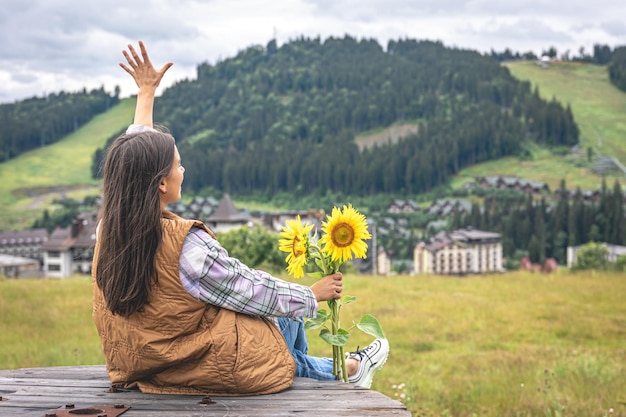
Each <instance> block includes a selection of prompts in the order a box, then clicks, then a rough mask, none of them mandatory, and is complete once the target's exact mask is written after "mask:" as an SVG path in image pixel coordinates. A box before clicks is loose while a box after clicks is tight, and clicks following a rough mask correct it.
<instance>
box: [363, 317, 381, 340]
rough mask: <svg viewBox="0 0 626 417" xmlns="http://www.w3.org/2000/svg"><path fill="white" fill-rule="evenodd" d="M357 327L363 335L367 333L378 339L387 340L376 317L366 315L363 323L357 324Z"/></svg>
mask: <svg viewBox="0 0 626 417" xmlns="http://www.w3.org/2000/svg"><path fill="white" fill-rule="evenodd" d="M356 327H357V328H358V329H359V330H361V331H362V332H363V333H367V334H369V335H371V336H374V337H376V338H378V339H384V338H385V333H383V328H382V326H381V325H380V323H379V322H378V320H377V319H376V317H374V316H372V315H371V314H365V315H364V316H363V317H361V321H359V322H358V323H357V324H356Z"/></svg>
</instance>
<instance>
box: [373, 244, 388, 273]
mask: <svg viewBox="0 0 626 417" xmlns="http://www.w3.org/2000/svg"><path fill="white" fill-rule="evenodd" d="M376 267H377V271H376V272H377V273H378V275H389V274H391V254H390V253H389V252H388V251H387V250H385V249H384V248H380V249H379V250H378V254H377V257H376Z"/></svg>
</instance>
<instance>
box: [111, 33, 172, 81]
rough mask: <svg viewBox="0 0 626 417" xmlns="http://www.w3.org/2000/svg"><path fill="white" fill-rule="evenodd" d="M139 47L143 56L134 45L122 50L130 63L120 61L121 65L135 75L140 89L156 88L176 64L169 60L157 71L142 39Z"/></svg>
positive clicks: (132, 75) (134, 77)
mask: <svg viewBox="0 0 626 417" xmlns="http://www.w3.org/2000/svg"><path fill="white" fill-rule="evenodd" d="M139 49H140V50H141V57H140V56H139V54H138V53H137V51H136V50H135V48H133V46H132V45H128V51H122V54H124V57H125V58H126V61H127V62H128V65H126V64H123V63H120V67H122V69H124V71H126V72H127V73H129V74H130V75H131V77H133V79H134V80H135V83H137V87H139V89H140V90H142V89H144V88H150V89H153V90H156V88H157V87H158V86H159V83H160V82H161V79H162V78H163V76H164V75H165V73H166V72H167V70H168V69H170V67H171V66H172V65H174V64H173V63H172V62H168V63H166V64H165V65H163V66H162V67H161V69H160V70H158V71H157V70H156V69H155V68H154V66H153V65H152V62H151V61H150V57H149V56H148V51H147V50H146V46H145V45H144V44H143V42H142V41H139Z"/></svg>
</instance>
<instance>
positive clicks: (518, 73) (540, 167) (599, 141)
mask: <svg viewBox="0 0 626 417" xmlns="http://www.w3.org/2000/svg"><path fill="white" fill-rule="evenodd" d="M503 65H504V66H505V67H507V68H508V69H509V70H510V71H511V74H512V75H513V76H514V77H516V78H519V79H520V80H523V81H528V82H530V83H531V84H532V88H533V89H534V88H535V87H537V88H538V89H539V93H540V95H541V97H543V98H544V99H546V100H552V99H556V100H557V101H559V102H560V103H561V104H562V105H564V106H567V105H570V106H571V108H572V112H573V114H574V120H575V121H576V124H577V125H578V126H579V128H580V132H581V133H580V142H581V153H580V154H579V155H578V156H567V157H561V156H557V155H553V154H552V153H550V152H549V151H548V150H547V149H545V148H541V147H533V148H532V153H533V157H534V159H533V160H525V161H521V160H519V159H518V158H502V159H499V160H497V161H490V162H486V163H483V164H477V165H474V166H472V167H469V168H467V169H464V170H462V171H461V172H460V173H459V175H457V176H456V177H455V179H454V181H453V186H454V187H455V188H456V187H459V186H460V185H462V184H463V183H464V182H466V181H468V180H470V179H472V178H474V177H475V176H482V175H518V176H520V177H523V178H527V179H532V180H536V181H542V182H546V183H548V184H549V185H550V188H551V189H553V190H554V189H556V188H557V187H558V185H559V182H560V180H561V179H565V180H566V183H567V186H568V188H575V187H577V186H580V187H581V188H582V189H598V188H600V184H601V180H602V178H601V176H599V175H597V174H594V173H593V172H591V171H590V169H589V168H590V164H588V163H587V155H586V148H587V147H589V146H591V147H592V148H593V149H594V153H595V154H596V155H605V156H607V155H608V156H615V157H617V158H618V159H619V160H620V161H621V162H622V163H624V162H626V140H624V139H626V123H625V122H624V120H625V119H624V114H626V93H623V92H621V91H619V90H618V89H617V88H615V87H614V86H613V85H612V84H611V83H610V82H609V80H608V74H607V69H606V66H601V65H593V64H582V63H574V62H558V63H554V64H552V65H550V66H549V67H546V68H543V67H540V66H538V65H536V64H535V63H534V62H528V61H515V62H508V63H505V64H503ZM616 179H618V180H620V181H621V182H623V181H624V176H623V175H620V174H619V173H616V174H615V175H608V176H607V177H606V180H607V183H608V184H613V182H614V181H615V180H616Z"/></svg>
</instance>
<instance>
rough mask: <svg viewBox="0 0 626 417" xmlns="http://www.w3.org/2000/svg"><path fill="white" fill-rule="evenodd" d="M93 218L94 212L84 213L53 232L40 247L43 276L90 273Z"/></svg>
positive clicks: (63, 276) (95, 218) (94, 241)
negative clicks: (68, 224)
mask: <svg viewBox="0 0 626 417" xmlns="http://www.w3.org/2000/svg"><path fill="white" fill-rule="evenodd" d="M96 221H97V215H96V213H83V214H80V215H79V216H78V217H77V218H76V219H75V220H74V221H72V224H71V225H70V226H69V227H66V228H65V229H61V228H57V229H56V230H54V231H53V232H52V234H51V235H50V238H49V239H48V241H47V242H46V243H44V244H43V245H42V248H41V249H42V251H43V268H44V274H45V276H46V277H54V278H69V277H71V276H72V275H74V274H90V273H91V263H92V261H93V248H94V245H95V243H96Z"/></svg>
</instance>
